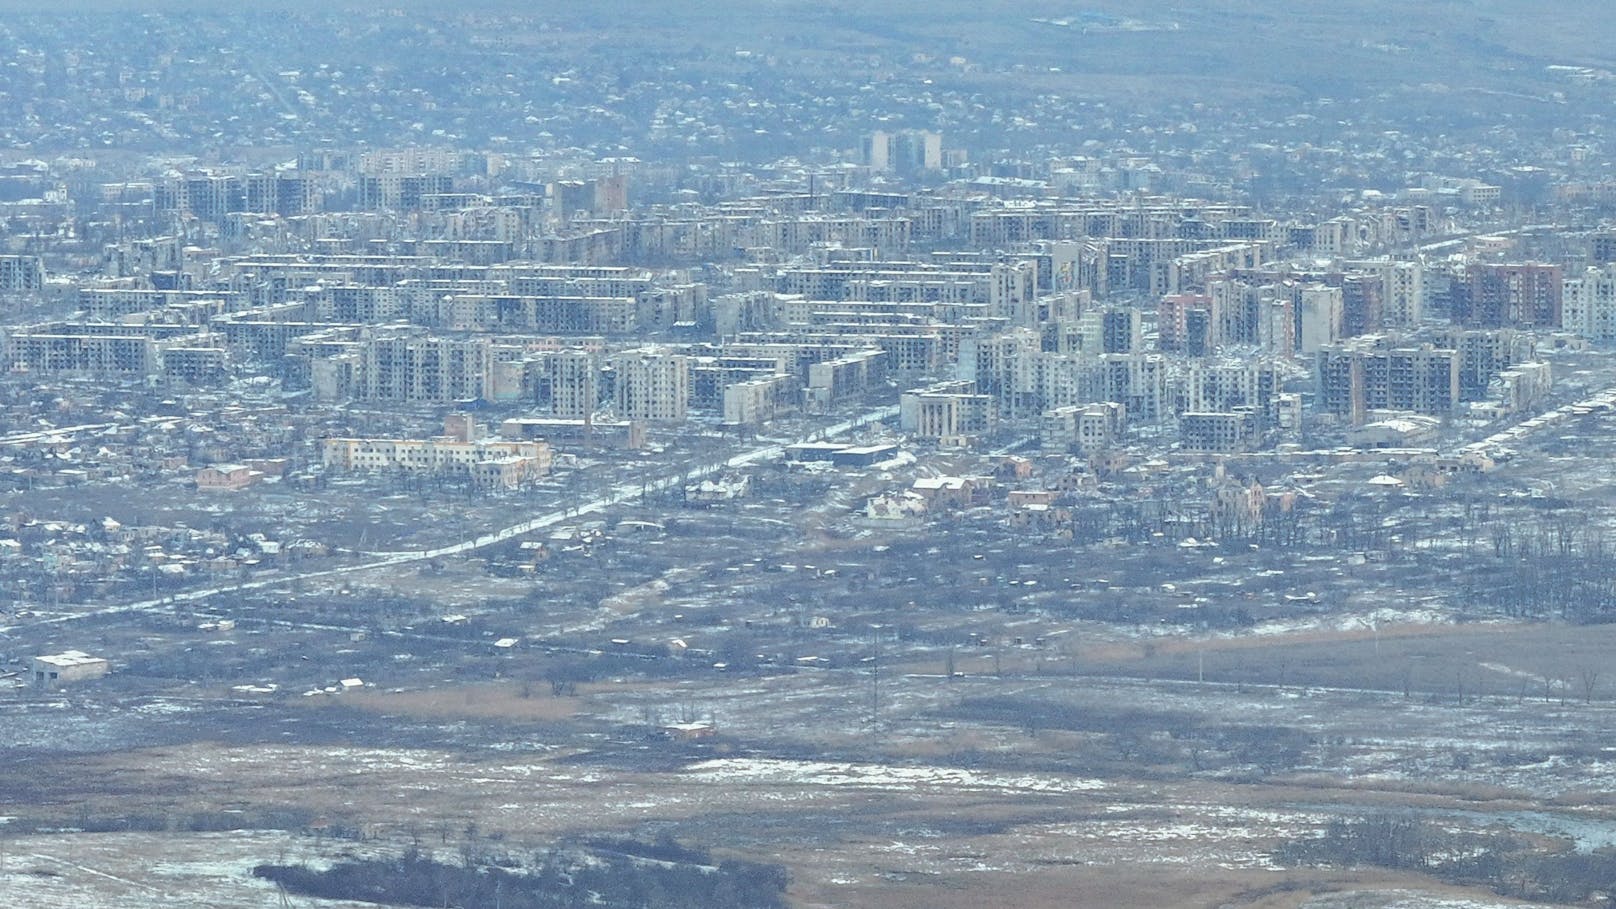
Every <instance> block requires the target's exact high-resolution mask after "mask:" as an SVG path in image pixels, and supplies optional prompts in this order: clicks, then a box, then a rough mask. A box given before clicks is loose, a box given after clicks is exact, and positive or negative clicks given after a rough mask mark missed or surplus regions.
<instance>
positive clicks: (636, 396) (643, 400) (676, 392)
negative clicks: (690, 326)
mask: <svg viewBox="0 0 1616 909" xmlns="http://www.w3.org/2000/svg"><path fill="white" fill-rule="evenodd" d="M606 365H607V367H608V368H609V369H610V370H611V372H612V387H613V400H614V401H615V402H616V406H617V416H618V417H619V418H621V419H625V420H646V421H650V422H678V421H682V420H684V419H685V418H686V416H688V414H689V408H690V368H691V363H690V359H689V358H688V357H686V356H685V355H683V354H679V353H674V352H673V351H670V350H668V349H666V348H657V347H642V348H636V349H634V350H626V351H623V352H621V353H616V354H612V355H611V356H609V357H607V358H606Z"/></svg>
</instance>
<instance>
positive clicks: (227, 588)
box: [0, 407, 898, 634]
mask: <svg viewBox="0 0 1616 909" xmlns="http://www.w3.org/2000/svg"><path fill="white" fill-rule="evenodd" d="M897 415H898V408H897V407H881V408H877V409H875V410H869V411H865V412H864V413H861V414H859V415H858V416H856V417H852V418H850V419H847V420H843V421H842V422H840V423H836V424H834V425H831V426H827V427H825V428H824V429H822V430H820V431H818V432H816V433H814V434H812V435H811V436H809V437H808V438H806V439H803V440H802V441H805V442H806V441H818V440H821V439H829V438H834V437H836V436H840V435H845V434H846V433H849V432H852V431H853V430H855V429H858V428H860V427H863V426H868V425H870V424H872V423H880V422H884V421H886V420H891V419H893V418H894V417H896V416H897ZM785 449H786V445H785V444H784V443H772V444H769V445H763V446H760V447H757V448H752V449H749V450H746V451H743V452H740V453H739V454H736V455H734V456H733V457H730V458H729V459H727V460H724V461H715V462H713V463H710V464H703V465H700V466H697V467H692V468H689V469H685V470H680V471H679V472H678V473H669V474H666V475H664V476H661V477H658V478H656V479H654V480H648V481H645V482H636V483H622V484H619V485H616V486H613V487H611V488H610V489H608V490H606V491H605V492H604V493H601V494H599V495H597V496H596V497H594V498H592V499H589V500H588V501H585V502H581V503H578V504H576V505H573V506H569V507H567V508H563V509H558V510H556V511H551V512H548V513H546V514H541V515H538V516H537V517H534V518H530V519H528V520H526V521H522V522H519V523H516V524H512V525H510V526H508V527H502V528H500V529H498V530H494V531H490V532H488V533H484V534H479V535H478V536H475V537H471V538H468V539H464V540H460V541H458V542H455V543H450V544H448V545H446V546H439V547H437V548H435V549H410V550H400V551H396V552H367V553H362V556H363V558H362V559H361V561H358V562H355V563H353V564H350V565H341V566H338V567H335V568H323V569H319V570H316V571H300V572H291V573H284V572H278V573H276V574H274V575H271V576H267V577H262V578H255V579H253V580H250V581H240V582H237V583H233V584H220V585H216V586H213V587H203V588H198V589H196V590H187V591H184V592H182V593H176V594H173V595H172V596H166V597H160V598H153V599H147V600H139V601H136V602H131V603H121V604H118V605H114V606H105V607H101V608H99V609H90V610H86V611H84V612H76V613H72V614H68V615H56V616H49V617H46V618H39V619H33V620H30V621H27V622H25V623H22V624H17V625H4V626H0V634H8V633H10V632H12V631H17V630H24V629H30V628H40V627H45V626H49V625H60V624H65V623H68V622H76V621H79V620H82V619H88V618H97V617H104V616H113V615H120V614H124V613H136V612H162V611H165V610H167V609H171V608H173V607H174V606H176V605H178V604H181V603H199V602H202V601H204V600H208V599H212V598H213V597H216V596H219V595H220V594H226V593H239V592H244V591H250V590H262V589H265V588H270V587H283V586H285V585H287V584H290V583H292V582H294V581H303V580H314V579H317V578H327V577H332V576H334V575H340V574H352V573H354V572H360V571H372V570H375V569H378V568H388V567H391V566H394V565H406V564H409V563H411V562H421V561H425V560H428V559H438V558H443V557H444V556H452V555H460V554H463V553H468V552H474V551H476V550H478V549H482V548H484V547H487V546H493V545H496V544H499V543H503V542H506V541H507V540H512V539H515V538H517V537H522V536H526V535H528V534H530V533H534V532H535V531H539V530H544V529H546V528H549V527H553V526H555V525H557V524H561V523H564V522H566V521H573V520H577V519H578V518H579V517H580V516H582V515H587V514H596V513H599V512H601V511H604V510H606V509H607V508H609V507H611V506H613V505H618V504H621V503H623V502H627V501H630V500H632V499H635V498H638V497H640V496H641V495H644V494H646V493H648V492H661V491H663V490H666V489H671V488H676V487H677V486H679V484H681V483H686V482H689V481H690V480H699V479H704V478H706V477H710V476H715V475H717V474H720V473H723V472H724V471H726V470H733V469H735V468H738V467H746V466H749V465H752V464H758V463H761V462H764V461H769V460H772V459H774V458H778V457H780V456H781V455H783V454H784V453H785Z"/></svg>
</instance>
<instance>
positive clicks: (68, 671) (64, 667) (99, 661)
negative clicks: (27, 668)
mask: <svg viewBox="0 0 1616 909" xmlns="http://www.w3.org/2000/svg"><path fill="white" fill-rule="evenodd" d="M33 671H34V685H35V687H38V688H57V687H59V686H62V685H65V684H67V683H69V682H84V681H88V680H90V679H99V678H101V677H102V676H104V675H106V674H107V673H109V672H111V671H112V664H111V663H109V662H107V661H106V660H105V659H104V658H102V657H94V656H90V655H89V654H87V653H84V652H83V651H80V650H64V651H62V652H61V653H55V654H50V655H49V656H37V657H34V662H33Z"/></svg>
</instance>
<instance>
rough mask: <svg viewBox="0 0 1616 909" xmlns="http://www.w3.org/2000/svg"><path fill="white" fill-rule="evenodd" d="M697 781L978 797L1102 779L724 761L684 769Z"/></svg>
mask: <svg viewBox="0 0 1616 909" xmlns="http://www.w3.org/2000/svg"><path fill="white" fill-rule="evenodd" d="M685 773H686V774H687V775H689V776H691V777H693V778H695V779H698V780H704V781H709V782H715V783H751V784H761V785H801V786H846V787H850V788H857V789H900V790H901V789H921V788H940V787H941V788H949V789H957V790H962V791H964V790H975V791H979V792H1089V791H1093V790H1096V789H1102V788H1104V787H1105V784H1104V783H1101V782H1100V781H1098V780H1089V779H1081V778H1076V777H1060V776H1030V775H1020V774H992V773H979V772H976V771H973V770H962V769H958V768H954V767H901V766H892V765H888V764H858V763H851V762H842V761H787V760H776V759H770V758H722V759H718V760H712V761H702V762H700V763H697V764H692V765H690V766H689V767H687V768H685Z"/></svg>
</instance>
